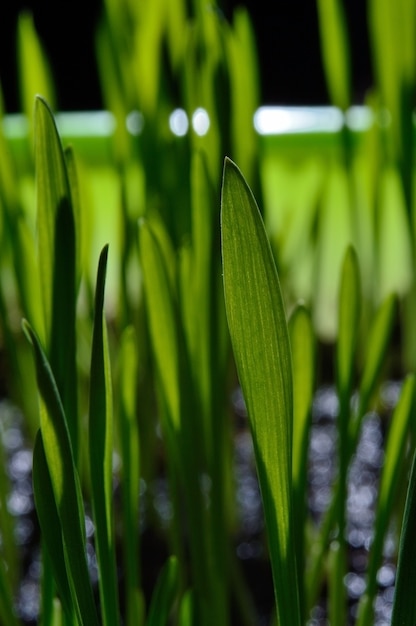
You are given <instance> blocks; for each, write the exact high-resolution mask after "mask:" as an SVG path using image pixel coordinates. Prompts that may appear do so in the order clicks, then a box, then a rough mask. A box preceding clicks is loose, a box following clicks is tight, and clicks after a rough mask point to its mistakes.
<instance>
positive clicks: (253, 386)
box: [221, 159, 300, 626]
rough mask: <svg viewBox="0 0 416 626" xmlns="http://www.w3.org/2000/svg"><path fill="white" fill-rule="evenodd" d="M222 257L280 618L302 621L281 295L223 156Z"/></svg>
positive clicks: (260, 233) (253, 212) (238, 179)
mask: <svg viewBox="0 0 416 626" xmlns="http://www.w3.org/2000/svg"><path fill="white" fill-rule="evenodd" d="M221 227H222V255H223V270H224V292H225V303H226V311H227V319H228V325H229V330H230V336H231V342H232V346H233V351H234V357H235V362H236V366H237V371H238V376H239V380H240V383H241V386H242V390H243V394H244V398H245V401H246V405H247V411H248V415H249V418H250V424H251V429H252V434H253V441H254V448H255V455H256V464H257V471H258V475H259V482H260V487H261V492H262V498H263V504H264V510H265V518H266V525H267V531H268V540H269V544H270V553H271V562H272V569H273V577H274V584H275V594H276V603H277V611H278V615H279V621H280V623H281V624H291V625H292V626H296V625H298V624H300V608H299V598H298V582H297V572H296V557H295V549H294V538H293V517H292V493H291V489H292V426H293V425H292V420H293V399H292V364H291V355H290V346H289V337H288V331H287V324H286V317H285V311H284V306H283V300H282V296H281V292H280V285H279V280H278V276H277V272H276V267H275V264H274V260H273V256H272V252H271V249H270V245H269V242H268V240H267V236H266V232H265V229H264V225H263V222H262V219H261V216H260V212H259V210H258V207H257V205H256V202H255V200H254V197H253V195H252V193H251V191H250V189H249V188H248V186H247V184H246V182H245V180H244V178H243V176H242V174H241V172H240V171H239V169H238V168H237V167H236V165H235V164H234V163H232V161H230V160H229V159H226V161H225V166H224V179H223V190H222V209H221Z"/></svg>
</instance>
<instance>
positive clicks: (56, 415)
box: [22, 320, 98, 626]
mask: <svg viewBox="0 0 416 626" xmlns="http://www.w3.org/2000/svg"><path fill="white" fill-rule="evenodd" d="M22 327H23V330H24V332H25V334H26V336H27V337H28V339H29V341H30V342H31V344H32V346H33V352H34V357H35V365H36V378H37V383H38V388H39V392H40V395H41V399H42V402H41V406H40V428H41V432H42V440H43V444H44V449H45V458H46V463H47V466H48V470H49V475H50V479H51V484H52V489H53V494H54V498H55V506H56V510H57V512H58V515H59V521H60V525H61V532H62V543H63V546H64V556H65V566H66V570H67V576H68V582H69V585H70V589H71V597H72V603H73V605H74V609H75V612H76V615H77V618H78V621H79V623H80V625H82V626H87V625H88V626H98V618H97V614H96V610H95V604H94V598H93V594H92V588H91V583H90V578H89V572H88V566H87V561H86V547H85V522H84V512H83V510H82V497H81V488H80V484H79V478H78V473H77V470H76V467H75V463H74V456H73V452H72V447H71V440H70V436H69V431H68V427H67V422H66V418H65V414H64V409H63V406H62V402H61V399H60V397H59V392H58V389H57V386H56V382H55V380H54V377H53V374H52V371H51V368H50V365H49V363H48V361H47V358H46V356H45V353H44V351H43V349H42V346H41V344H40V342H39V339H38V337H37V335H36V334H35V332H34V330H33V329H32V328H31V326H30V324H29V323H28V322H27V321H26V320H23V322H22ZM36 471H37V470H36V469H35V472H36Z"/></svg>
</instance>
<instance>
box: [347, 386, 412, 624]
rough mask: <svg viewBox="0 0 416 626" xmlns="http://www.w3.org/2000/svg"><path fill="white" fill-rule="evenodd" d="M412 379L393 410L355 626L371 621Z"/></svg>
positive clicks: (406, 425)
mask: <svg viewBox="0 0 416 626" xmlns="http://www.w3.org/2000/svg"><path fill="white" fill-rule="evenodd" d="M414 392H415V377H414V376H413V375H412V376H408V377H407V379H406V381H405V383H404V385H403V389H402V392H401V395H400V399H399V402H398V404H397V406H396V408H395V410H394V413H393V416H392V419H391V426H390V431H389V434H388V440H387V445H386V449H385V455H384V464H383V472H382V475H381V480H380V487H379V497H378V505H377V513H376V520H375V525H374V529H375V532H374V539H373V542H372V544H371V552H370V560H369V565H368V570H367V571H368V574H367V589H366V593H365V595H364V596H363V598H362V600H361V601H360V606H359V613H358V615H359V620H358V624H357V626H366V625H367V624H371V623H372V622H373V621H374V597H375V595H376V592H377V572H378V569H379V567H380V563H381V559H382V555H383V547H384V539H385V534H386V531H387V528H388V524H389V521H390V518H391V514H392V512H393V511H394V501H395V496H396V494H397V491H398V483H399V480H400V476H401V475H402V472H401V470H402V468H403V461H404V459H405V455H403V450H405V448H406V440H407V437H408V434H409V424H410V419H411V418H412V416H413V408H414Z"/></svg>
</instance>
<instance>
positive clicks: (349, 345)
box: [337, 247, 361, 412]
mask: <svg viewBox="0 0 416 626" xmlns="http://www.w3.org/2000/svg"><path fill="white" fill-rule="evenodd" d="M360 309H361V290H360V274H359V268H358V258H357V254H356V252H355V250H354V249H353V248H351V247H350V248H348V250H347V252H346V254H345V258H344V264H343V268H342V275H341V288H340V296H339V316H338V317H339V324H338V341H337V388H338V393H339V396H340V402H341V403H342V402H346V403H347V404H348V405H349V402H350V395H351V391H352V385H353V374H354V369H355V368H354V360H355V353H356V348H357V339H358V328H359V321H360ZM348 412H349V406H348Z"/></svg>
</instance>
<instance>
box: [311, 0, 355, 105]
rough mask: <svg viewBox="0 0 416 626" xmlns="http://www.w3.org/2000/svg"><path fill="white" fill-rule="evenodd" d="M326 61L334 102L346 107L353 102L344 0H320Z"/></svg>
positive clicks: (318, 5)
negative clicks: (342, 0)
mask: <svg viewBox="0 0 416 626" xmlns="http://www.w3.org/2000/svg"><path fill="white" fill-rule="evenodd" d="M317 7H318V19H319V26H320V40H321V48H322V57H323V64H324V69H325V74H326V81H327V85H328V91H329V94H330V98H331V101H332V103H333V104H334V105H335V106H337V107H339V108H340V109H342V110H344V111H345V110H346V109H347V108H348V107H349V105H350V102H351V93H350V92H351V85H350V83H351V79H350V52H349V44H348V33H347V21H346V17H345V14H344V10H343V3H342V2H341V0H318V3H317Z"/></svg>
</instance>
